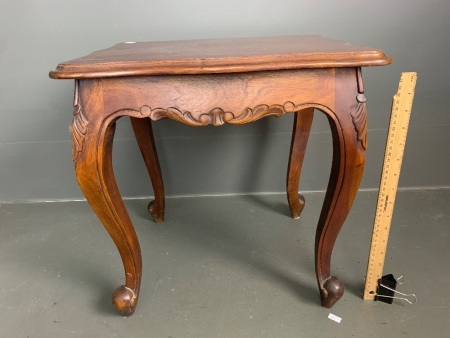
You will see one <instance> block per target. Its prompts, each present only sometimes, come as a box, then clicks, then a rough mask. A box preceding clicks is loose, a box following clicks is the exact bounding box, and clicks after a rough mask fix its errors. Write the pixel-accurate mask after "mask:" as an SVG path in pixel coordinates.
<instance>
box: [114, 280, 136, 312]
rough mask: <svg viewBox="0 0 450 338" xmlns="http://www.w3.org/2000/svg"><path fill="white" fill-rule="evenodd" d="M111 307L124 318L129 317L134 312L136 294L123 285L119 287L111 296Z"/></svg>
mask: <svg viewBox="0 0 450 338" xmlns="http://www.w3.org/2000/svg"><path fill="white" fill-rule="evenodd" d="M112 303H113V306H114V307H115V308H116V309H117V310H118V311H119V312H120V313H121V314H122V315H124V316H126V317H129V316H131V315H132V314H133V313H134V311H135V310H136V305H137V297H136V293H135V292H134V291H133V290H131V289H130V288H128V287H126V286H125V285H122V286H119V287H118V288H117V289H116V291H114V293H113V296H112Z"/></svg>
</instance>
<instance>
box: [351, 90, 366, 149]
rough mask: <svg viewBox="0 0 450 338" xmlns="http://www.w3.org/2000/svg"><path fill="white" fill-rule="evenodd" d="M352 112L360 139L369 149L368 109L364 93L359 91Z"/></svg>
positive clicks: (364, 146)
mask: <svg viewBox="0 0 450 338" xmlns="http://www.w3.org/2000/svg"><path fill="white" fill-rule="evenodd" d="M350 114H351V116H352V120H353V125H354V126H355V129H356V133H357V135H358V141H360V142H361V145H362V147H363V148H364V149H367V109H366V97H365V96H364V94H362V93H359V94H358V95H357V96H356V104H355V106H354V108H353V110H352V111H351V113H350Z"/></svg>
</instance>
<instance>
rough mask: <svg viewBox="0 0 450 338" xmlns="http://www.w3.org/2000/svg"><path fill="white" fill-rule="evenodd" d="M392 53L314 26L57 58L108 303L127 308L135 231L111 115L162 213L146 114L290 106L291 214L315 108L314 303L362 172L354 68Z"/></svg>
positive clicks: (190, 116)
mask: <svg viewBox="0 0 450 338" xmlns="http://www.w3.org/2000/svg"><path fill="white" fill-rule="evenodd" d="M390 62H391V59H390V58H389V57H387V56H386V55H384V53H383V52H382V51H380V50H376V49H372V48H367V47H361V46H354V45H350V44H348V43H345V42H342V41H337V40H332V39H328V38H324V37H320V36H283V37H264V38H241V39H213V40H192V41H167V42H139V43H120V44H117V45H115V46H113V47H111V48H108V49H105V50H100V51H97V52H94V53H92V54H90V55H88V56H85V57H82V58H79V59H75V60H71V61H68V62H63V63H60V64H59V65H58V66H57V68H56V69H55V70H54V71H51V72H50V77H51V78H53V79H75V99H74V106H75V110H74V116H73V123H72V155H73V161H74V163H75V169H76V176H77V179H78V183H79V185H80V187H81V189H82V191H83V193H84V195H85V196H86V199H87V200H88V202H89V204H90V205H91V207H92V208H93V210H94V211H95V213H96V214H97V216H98V217H99V219H100V220H101V222H102V223H103V225H104V226H105V228H106V230H107V231H108V232H109V234H110V235H111V237H112V239H113V241H114V243H115V244H116V246H117V248H118V250H119V252H120V255H121V257H122V261H123V265H124V269H125V285H123V286H120V287H118V288H117V289H116V291H115V292H114V294H113V304H114V306H115V307H116V308H117V309H118V310H119V311H120V312H121V313H122V314H124V315H127V316H129V315H131V314H133V313H134V311H135V308H136V305H137V301H138V296H139V289H140V283H141V274H142V263H141V251H140V248H139V241H138V238H137V236H136V233H135V231H134V228H133V225H132V223H131V221H130V218H129V216H128V213H127V211H126V209H125V206H124V204H123V201H122V198H121V196H120V193H119V190H118V188H117V185H116V182H115V179H114V175H113V170H112V161H111V152H112V144H113V138H114V129H115V121H116V120H117V119H118V118H120V117H122V116H129V117H130V118H131V121H132V126H133V129H134V132H135V135H136V138H137V141H138V144H139V147H140V150H141V152H142V155H143V157H144V160H145V163H146V166H147V169H148V173H149V175H150V178H151V181H152V184H153V189H154V194H155V200H154V201H152V202H150V204H149V212H150V214H151V216H152V217H153V218H154V220H155V221H156V222H162V221H163V220H164V188H163V182H162V177H161V170H160V167H159V163H158V156H157V152H156V148H155V142H154V139H153V132H152V124H151V121H152V120H153V121H158V120H161V119H163V118H170V119H173V120H176V121H179V122H181V123H184V124H187V125H190V126H205V125H209V124H212V125H215V126H220V125H222V124H225V123H229V124H243V123H250V122H253V121H256V120H258V119H260V118H263V117H266V116H276V117H281V116H283V115H285V114H287V113H293V114H295V121H294V127H293V134H292V145H291V152H290V159H289V164H288V173H287V197H288V203H289V206H290V210H291V213H292V216H293V217H294V218H298V217H299V216H300V213H301V211H302V209H303V207H304V204H305V202H304V199H303V197H302V196H300V195H299V194H298V185H299V178H300V172H301V167H302V162H303V158H304V154H305V149H306V144H307V141H308V136H309V131H310V127H311V123H312V119H313V111H314V109H317V110H318V111H321V112H323V113H324V114H325V115H326V116H327V118H328V121H329V124H330V128H331V132H332V136H333V160H332V168H331V175H330V180H329V183H328V189H327V193H326V197H325V201H324V204H323V208H322V212H321V215H320V219H319V223H318V226H317V232H316V240H315V266H316V275H317V282H318V286H319V291H320V296H321V300H322V305H323V306H325V307H332V306H333V305H334V304H335V303H336V301H338V300H339V298H341V296H342V294H343V292H344V286H343V284H342V283H341V282H340V281H339V280H338V279H337V278H336V277H334V276H332V275H331V273H330V263H331V254H332V250H333V246H334V243H335V241H336V238H337V236H338V233H339V230H340V229H341V226H342V224H343V223H344V221H345V219H346V217H347V214H348V212H349V210H350V207H351V205H352V202H353V200H354V197H355V195H356V192H357V190H358V187H359V183H360V180H361V177H362V174H363V168H364V161H365V151H366V147H367V141H366V137H367V112H366V99H365V97H364V85H363V80H362V76H361V67H365V66H382V65H387V64H389V63H390Z"/></svg>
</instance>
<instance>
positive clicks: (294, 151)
mask: <svg viewBox="0 0 450 338" xmlns="http://www.w3.org/2000/svg"><path fill="white" fill-rule="evenodd" d="M313 115H314V108H306V109H303V110H301V111H298V112H296V113H295V116H294V126H293V130H292V141H291V151H290V154H289V165H288V173H287V179H286V192H287V199H288V204H289V208H290V210H291V214H292V217H293V218H299V217H300V214H301V212H302V210H303V208H304V207H305V198H304V197H303V196H302V195H299V193H298V186H299V181H300V174H301V170H302V166H303V159H304V158H305V152H306V145H307V144H308V138H309V132H310V130H311V124H312V121H313Z"/></svg>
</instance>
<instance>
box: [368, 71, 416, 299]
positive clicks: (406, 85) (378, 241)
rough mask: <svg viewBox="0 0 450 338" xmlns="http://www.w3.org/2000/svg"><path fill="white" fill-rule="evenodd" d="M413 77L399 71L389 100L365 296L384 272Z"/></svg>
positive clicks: (373, 290)
mask: <svg viewBox="0 0 450 338" xmlns="http://www.w3.org/2000/svg"><path fill="white" fill-rule="evenodd" d="M416 79H417V74H416V73H413V72H411V73H402V76H401V78H400V83H399V86H398V91H397V93H396V94H395V95H394V97H393V100H392V101H393V102H392V109H391V118H390V123H389V129H388V135H387V140H386V149H385V156H384V161H383V169H382V175H381V181H380V190H379V193H378V201H377V207H376V213H375V222H374V229H373V234H372V242H371V248H370V254H369V262H368V266H367V274H366V285H365V288H364V299H365V300H374V299H375V296H376V290H377V286H378V279H380V278H381V276H382V273H383V265H384V261H385V256H386V251H387V242H388V238H389V230H390V225H391V220H392V214H393V210H394V203H395V197H396V193H397V187H398V181H399V176H400V170H401V164H402V159H403V153H404V148H405V143H406V137H407V132H408V125H409V119H410V115H411V109H412V101H413V96H414V87H415V83H416Z"/></svg>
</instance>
